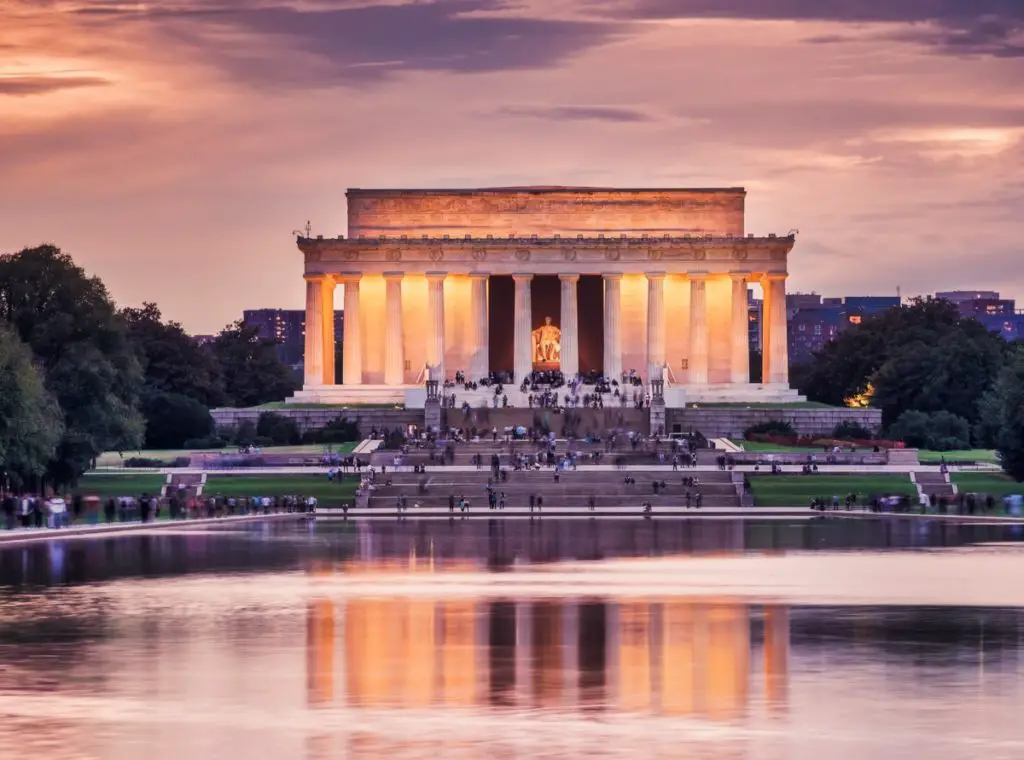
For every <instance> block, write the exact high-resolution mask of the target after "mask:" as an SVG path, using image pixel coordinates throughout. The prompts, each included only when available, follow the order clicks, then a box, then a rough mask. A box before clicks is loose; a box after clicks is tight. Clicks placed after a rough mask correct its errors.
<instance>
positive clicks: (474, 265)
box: [291, 187, 798, 406]
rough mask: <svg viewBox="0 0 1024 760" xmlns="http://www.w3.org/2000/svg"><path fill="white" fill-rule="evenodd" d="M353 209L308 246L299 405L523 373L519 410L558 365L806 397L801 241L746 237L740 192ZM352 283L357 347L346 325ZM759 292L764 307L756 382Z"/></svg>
mask: <svg viewBox="0 0 1024 760" xmlns="http://www.w3.org/2000/svg"><path fill="white" fill-rule="evenodd" d="M347 198H348V235H347V237H337V238H324V237H322V236H318V237H316V238H309V237H300V238H299V239H298V247H299V250H300V251H302V253H303V255H304V257H305V280H306V333H305V341H306V343H305V355H306V358H305V383H304V386H303V389H302V390H301V391H299V392H298V393H296V394H295V396H294V397H293V398H292V399H291V400H292V401H295V402H305V403H311V402H312V403H334V404H338V403H390V402H394V403H407V404H408V405H409V406H417V405H420V406H422V403H417V401H418V399H421V398H422V391H423V388H424V383H425V382H426V380H428V379H435V380H443V379H452V378H454V376H455V373H456V372H457V371H462V372H463V373H464V374H465V377H466V379H467V380H479V379H482V378H485V377H487V376H488V374H489V373H490V372H498V371H500V372H509V371H511V372H513V373H514V382H513V383H510V384H508V385H507V386H506V387H507V388H508V389H509V400H510V401H511V402H514V401H516V399H514V397H513V394H515V393H516V392H517V389H516V388H514V387H512V386H518V384H519V383H520V382H521V380H522V378H524V377H526V376H527V375H528V374H529V373H530V372H532V371H535V370H552V369H557V370H561V372H562V373H564V374H565V375H566V376H574V375H576V374H577V373H585V374H589V373H602V374H603V375H604V376H605V377H607V378H609V379H612V378H615V379H620V378H621V377H622V375H623V373H629V372H630V371H631V370H632V371H634V372H635V374H636V375H637V376H639V377H640V378H641V379H642V380H643V381H644V382H645V383H647V382H649V381H650V380H653V379H661V380H663V381H664V388H665V391H664V396H665V399H666V402H667V403H668V404H669V406H673V405H681V404H682V403H684V402H685V403H692V402H730V401H732V402H782V401H794V400H797V399H798V396H797V394H796V393H795V391H792V390H790V388H789V383H788V357H787V349H786V276H787V260H788V255H789V252H790V251H791V250H792V248H793V244H794V238H793V236H791V235H790V236H785V237H781V236H777V235H773V234H771V235H767V236H763V237H762V236H754V235H751V234H747V233H746V230H745V229H744V204H745V200H746V191H744V190H743V189H742V188H719V189H704V188H702V189H660V190H651V189H648V190H635V189H599V188H575V187H572V188H570V187H523V188H496V189H479V190H358V189H357V190H349V191H348V193H347ZM339 285H340V286H342V287H343V290H344V295H343V298H344V313H345V318H344V332H345V334H344V336H336V335H334V321H333V315H332V314H333V308H332V307H333V304H334V294H335V288H336V287H338V286H339ZM751 285H757V286H759V287H760V289H761V291H762V293H763V299H764V306H763V318H762V346H763V347H764V350H763V367H762V378H763V380H764V382H763V383H758V384H752V383H751V382H750V367H749V342H748V334H749V326H748V307H747V290H748V287H749V286H751ZM339 338H341V339H342V342H343V349H342V367H343V377H341V378H337V377H335V370H334V367H335V362H334V346H335V340H337V339H339ZM339 381H340V382H339ZM462 395H463V394H462V393H461V392H459V396H460V397H461V396H462ZM481 398H483V396H481ZM467 400H469V401H473V399H468V398H467ZM460 403H461V398H460ZM474 405H476V404H474Z"/></svg>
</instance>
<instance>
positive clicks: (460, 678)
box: [438, 600, 477, 706]
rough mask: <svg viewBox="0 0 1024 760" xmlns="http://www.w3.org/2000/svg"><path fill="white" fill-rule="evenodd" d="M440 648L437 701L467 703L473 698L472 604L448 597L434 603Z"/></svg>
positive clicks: (474, 623)
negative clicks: (439, 679) (436, 605)
mask: <svg viewBox="0 0 1024 760" xmlns="http://www.w3.org/2000/svg"><path fill="white" fill-rule="evenodd" d="M438 608H439V615H440V630H441V633H440V641H439V642H438V643H439V645H440V647H441V658H440V659H441V702H442V703H443V704H446V705H463V706H469V705H472V704H474V703H475V701H476V692H477V669H476V665H477V661H476V618H475V615H476V605H475V604H474V603H473V602H472V601H463V600H448V601H444V602H441V603H440V604H439V605H438Z"/></svg>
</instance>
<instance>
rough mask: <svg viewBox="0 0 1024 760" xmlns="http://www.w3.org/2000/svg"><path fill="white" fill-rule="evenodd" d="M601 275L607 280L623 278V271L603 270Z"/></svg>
mask: <svg viewBox="0 0 1024 760" xmlns="http://www.w3.org/2000/svg"><path fill="white" fill-rule="evenodd" d="M601 276H602V277H603V278H604V279H606V280H621V279H622V272H602V273H601Z"/></svg>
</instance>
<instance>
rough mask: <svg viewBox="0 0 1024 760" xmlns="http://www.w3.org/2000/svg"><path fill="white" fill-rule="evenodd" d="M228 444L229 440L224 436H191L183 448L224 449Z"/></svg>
mask: <svg viewBox="0 0 1024 760" xmlns="http://www.w3.org/2000/svg"><path fill="white" fill-rule="evenodd" d="M225 446H227V441H225V440H224V439H223V438H221V437H219V436H216V435H211V436H208V437H206V438H189V439H188V440H187V441H185V445H184V447H183V448H186V449H223V448H224V447H225Z"/></svg>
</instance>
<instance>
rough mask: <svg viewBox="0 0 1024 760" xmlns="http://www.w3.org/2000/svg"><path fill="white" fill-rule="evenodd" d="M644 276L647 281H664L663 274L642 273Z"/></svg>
mask: <svg viewBox="0 0 1024 760" xmlns="http://www.w3.org/2000/svg"><path fill="white" fill-rule="evenodd" d="M644 275H645V276H646V277H647V280H648V281H651V280H654V281H658V280H664V279H665V273H664V272H644Z"/></svg>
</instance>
